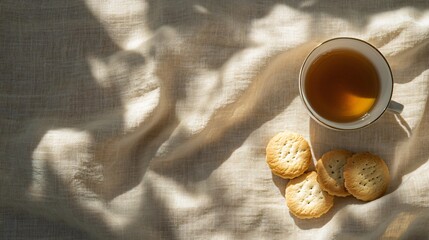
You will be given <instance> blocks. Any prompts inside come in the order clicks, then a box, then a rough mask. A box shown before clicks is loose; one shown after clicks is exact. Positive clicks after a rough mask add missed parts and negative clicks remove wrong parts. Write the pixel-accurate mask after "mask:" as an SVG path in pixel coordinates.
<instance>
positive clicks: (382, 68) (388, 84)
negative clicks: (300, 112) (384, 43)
mask: <svg viewBox="0 0 429 240" xmlns="http://www.w3.org/2000/svg"><path fill="white" fill-rule="evenodd" d="M336 49H350V50H354V51H357V52H359V53H361V54H363V55H364V56H365V57H366V58H367V59H368V60H370V61H371V63H372V64H373V65H374V67H375V69H376V71H377V73H378V79H379V81H380V92H379V94H378V98H377V99H376V102H375V105H374V106H373V107H372V108H371V110H370V111H369V112H368V113H367V114H365V115H364V116H362V117H361V118H359V119H357V120H355V121H352V122H334V121H331V120H328V119H326V118H324V117H322V116H321V115H319V113H318V112H317V111H316V110H315V109H314V108H312V106H311V104H310V103H309V101H308V99H307V96H306V93H305V90H304V89H305V84H306V83H307V81H306V77H307V72H308V69H309V68H310V66H311V65H312V64H313V62H314V61H315V60H316V59H318V58H319V57H320V56H321V55H323V54H325V53H327V52H331V51H333V50H336ZM299 92H300V95H301V99H302V101H303V103H304V104H305V106H306V107H307V110H308V112H309V114H310V116H311V117H312V118H313V119H314V120H315V121H316V122H318V123H319V124H321V125H323V126H325V127H328V128H331V129H335V130H355V129H360V128H363V127H366V126H368V125H370V124H372V123H374V122H375V121H377V120H378V119H379V118H380V117H381V116H382V115H383V114H384V112H385V111H386V110H389V111H391V112H393V113H397V114H400V113H401V112H402V110H403V108H404V106H403V105H401V104H399V103H397V102H395V101H392V100H391V98H392V92H393V76H392V71H391V70H390V66H389V63H388V62H387V60H386V59H385V58H384V56H383V55H382V54H381V53H380V52H379V51H378V50H377V48H375V47H374V46H372V45H371V44H369V43H367V42H365V41H363V40H360V39H356V38H347V37H341V38H333V39H329V40H327V41H325V42H323V43H321V44H320V45H319V46H317V47H316V48H314V49H313V50H312V51H311V52H310V54H309V55H308V56H307V58H306V59H305V61H304V63H303V64H302V67H301V71H300V73H299Z"/></svg>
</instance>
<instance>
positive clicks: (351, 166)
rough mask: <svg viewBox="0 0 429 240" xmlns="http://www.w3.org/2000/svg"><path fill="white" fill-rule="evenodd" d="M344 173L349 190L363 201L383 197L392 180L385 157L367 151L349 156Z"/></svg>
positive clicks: (345, 183)
mask: <svg viewBox="0 0 429 240" xmlns="http://www.w3.org/2000/svg"><path fill="white" fill-rule="evenodd" d="M343 174H344V185H345V187H346V188H347V190H348V191H349V192H350V193H351V194H352V195H353V196H354V197H356V198H357V199H360V200H362V201H371V200H374V199H376V198H379V197H381V196H382V195H383V194H384V192H386V189H387V186H388V185H389V182H390V175H389V169H388V168H387V165H386V163H385V162H384V161H383V159H381V158H380V157H378V156H376V155H373V154H371V153H367V152H365V153H358V154H355V155H353V156H352V157H350V158H348V159H347V163H346V165H344V173H343Z"/></svg>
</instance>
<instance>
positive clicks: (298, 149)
mask: <svg viewBox="0 0 429 240" xmlns="http://www.w3.org/2000/svg"><path fill="white" fill-rule="evenodd" d="M266 153H267V159H266V160H267V163H268V166H269V167H270V168H271V171H272V172H273V173H274V174H275V175H277V176H279V177H282V178H287V179H292V178H295V177H298V176H299V175H301V174H302V173H304V172H305V171H306V170H307V169H308V167H309V166H310V163H311V151H310V146H309V145H308V142H307V141H306V140H305V139H304V138H303V137H302V136H301V135H299V134H296V133H290V132H281V133H278V134H277V135H275V136H274V137H273V138H272V139H271V140H270V141H269V143H268V145H267V149H266Z"/></svg>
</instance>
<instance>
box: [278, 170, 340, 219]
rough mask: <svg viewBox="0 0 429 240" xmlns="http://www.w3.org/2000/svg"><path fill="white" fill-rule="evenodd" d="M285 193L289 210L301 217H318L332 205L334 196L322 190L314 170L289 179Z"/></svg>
mask: <svg viewBox="0 0 429 240" xmlns="http://www.w3.org/2000/svg"><path fill="white" fill-rule="evenodd" d="M285 195H286V204H287V206H288V207H289V211H290V212H291V213H292V214H293V215H295V216H297V217H298V218H301V219H306V218H317V217H320V216H322V215H323V214H325V213H326V212H328V211H329V209H331V207H332V206H333V205H334V197H333V196H331V195H329V194H328V193H327V192H325V191H323V190H322V188H321V187H320V185H319V183H318V182H317V173H316V172H314V171H313V172H308V173H305V174H303V175H301V176H299V177H297V178H294V179H292V180H290V181H289V183H288V184H287V186H286V194H285Z"/></svg>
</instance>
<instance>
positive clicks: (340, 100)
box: [305, 49, 380, 122]
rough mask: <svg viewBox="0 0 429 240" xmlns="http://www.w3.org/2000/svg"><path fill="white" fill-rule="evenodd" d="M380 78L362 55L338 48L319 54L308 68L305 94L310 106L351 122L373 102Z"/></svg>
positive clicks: (358, 117) (324, 114)
mask: <svg viewBox="0 0 429 240" xmlns="http://www.w3.org/2000/svg"><path fill="white" fill-rule="evenodd" d="M379 91H380V81H379V78H378V74H377V70H376V69H375V67H374V66H373V64H372V63H371V62H370V61H369V60H368V59H367V58H366V57H365V56H363V55H362V54H360V53H358V52H356V51H353V50H348V49H337V50H333V51H330V52H327V53H325V54H323V55H321V56H320V57H318V58H317V59H316V60H315V61H314V62H313V63H312V64H311V66H310V67H309V69H308V72H307V75H306V82H305V93H306V95H307V99H308V101H309V103H310V105H311V107H312V108H313V109H314V110H315V111H316V112H317V113H318V114H319V115H320V116H322V117H324V118H326V119H328V120H331V121H335V122H352V121H356V120H358V119H360V118H361V117H363V116H364V115H365V114H367V113H368V112H369V111H370V110H371V108H372V106H373V105H374V104H375V102H376V100H377V97H378V95H379Z"/></svg>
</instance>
